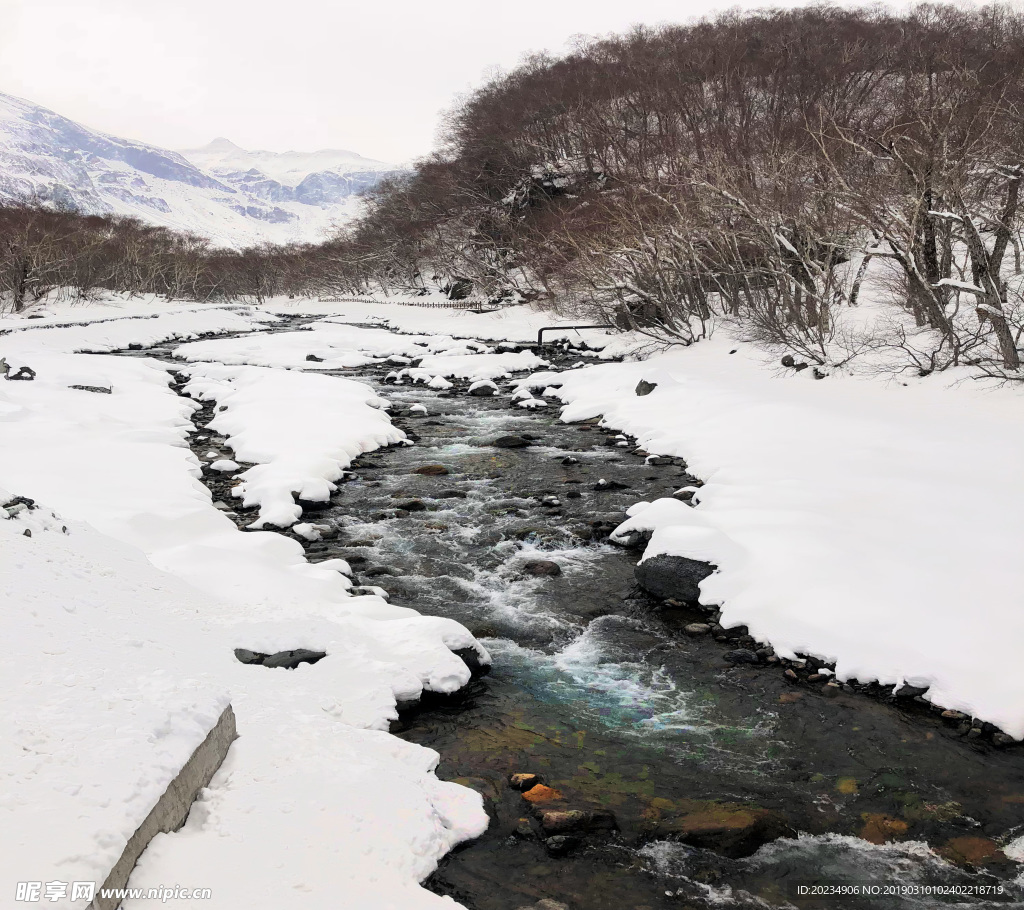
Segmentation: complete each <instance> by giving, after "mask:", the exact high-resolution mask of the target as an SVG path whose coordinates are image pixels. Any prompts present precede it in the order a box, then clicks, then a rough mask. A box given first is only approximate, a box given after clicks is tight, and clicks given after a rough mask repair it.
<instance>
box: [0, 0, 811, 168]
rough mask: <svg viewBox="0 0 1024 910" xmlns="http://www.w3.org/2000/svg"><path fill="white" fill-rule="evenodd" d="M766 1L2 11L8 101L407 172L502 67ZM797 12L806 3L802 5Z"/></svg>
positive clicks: (4, 7) (150, 130)
mask: <svg viewBox="0 0 1024 910" xmlns="http://www.w3.org/2000/svg"><path fill="white" fill-rule="evenodd" d="M736 5H739V6H745V7H754V6H760V5H763V4H762V3H759V2H756V0H742V2H741V3H739V4H736V3H729V2H726V3H722V2H718V3H716V2H715V0H684V2H679V0H675V2H672V0H571V2H568V0H497V2H490V3H489V2H486V0H476V2H474V0H421V2H410V0H395V2H390V3H389V2H381V0H362V2H356V3H353V2H349V0H336V2H329V0H273V2H269V0H0V92H6V93H7V94H11V95H17V96H19V97H21V98H25V99H26V100H28V101H32V102H35V103H37V104H41V105H43V106H44V107H48V108H51V109H52V110H55V111H56V112H57V113H59V114H63V115H64V116H66V117H70V118H72V119H73V120H78V121H80V122H82V123H84V124H86V125H87V126H91V127H94V128H96V129H100V130H104V131H106V132H109V133H114V134H116V135H119V136H124V137H127V138H132V139H140V140H143V141H146V142H151V143H153V144H155V145H160V146H164V147H167V148H188V147H192V146H197V145H203V144H205V143H207V142H209V141H210V140H211V139H213V138H214V137H216V136H226V137H227V138H228V139H231V140H232V141H233V142H236V143H238V144H239V145H241V146H244V147H246V148H250V149H253V148H264V149H271V150H274V151H284V150H287V149H297V150H301V151H312V150H314V149H318V148H347V149H351V150H352V151H356V152H359V153H361V154H363V155H366V156H368V157H371V158H379V159H381V160H384V161H389V162H395V163H398V162H404V161H407V160H409V159H411V158H413V157H415V156H417V155H421V154H424V153H425V152H427V151H429V150H430V148H431V147H432V145H433V142H434V137H435V135H436V131H437V125H438V115H439V114H440V112H441V111H442V110H443V109H444V108H446V107H448V106H449V105H450V104H451V103H452V101H453V99H454V98H455V96H456V95H457V94H458V93H460V92H466V91H467V90H469V89H471V88H472V87H474V86H476V85H479V84H480V82H481V81H482V80H483V79H484V77H485V76H486V74H487V72H488V71H489V70H493V68H494V67H496V66H498V67H502V68H510V67H512V66H514V65H515V64H516V62H517V61H518V60H519V59H520V58H521V57H522V56H523V55H524V54H526V53H529V52H532V51H539V50H551V51H560V50H563V49H564V48H565V47H566V45H567V43H568V42H569V41H570V40H571V39H572V37H573V36H574V35H579V34H587V35H592V34H605V33H608V32H611V31H621V30H624V29H626V28H628V27H629V26H630V25H632V24H634V23H637V22H643V23H648V24H655V23H659V22H680V21H686V20H687V19H689V18H691V17H694V16H699V15H703V14H704V13H706V12H708V11H710V10H713V9H716V8H722V7H725V6H736ZM786 5H793V3H792V2H789V3H786Z"/></svg>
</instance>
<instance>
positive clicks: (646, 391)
mask: <svg viewBox="0 0 1024 910" xmlns="http://www.w3.org/2000/svg"><path fill="white" fill-rule="evenodd" d="M657 387H658V383H656V382H648V381H647V380H646V379H641V380H640V381H639V382H638V383H637V384H636V394H637V395H639V396H643V395H650V394H651V392H653V391H654V390H655V389H656V388H657Z"/></svg>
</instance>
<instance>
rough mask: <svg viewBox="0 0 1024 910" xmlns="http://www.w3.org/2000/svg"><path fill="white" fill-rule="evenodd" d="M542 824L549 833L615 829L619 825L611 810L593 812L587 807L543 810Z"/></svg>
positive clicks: (546, 832) (545, 831)
mask: <svg viewBox="0 0 1024 910" xmlns="http://www.w3.org/2000/svg"><path fill="white" fill-rule="evenodd" d="M540 826H541V828H543V829H544V833H545V834H548V835H552V834H567V833H569V832H574V833H579V832H582V831H614V830H615V828H616V827H617V825H616V824H615V816H614V815H612V814H611V812H591V811H590V810H587V809H562V810H556V809H552V810H548V811H545V812H541V813H540Z"/></svg>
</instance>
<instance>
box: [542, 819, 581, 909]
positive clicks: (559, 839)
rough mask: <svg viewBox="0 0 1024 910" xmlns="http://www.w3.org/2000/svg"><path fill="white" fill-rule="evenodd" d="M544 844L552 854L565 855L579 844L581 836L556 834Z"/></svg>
mask: <svg viewBox="0 0 1024 910" xmlns="http://www.w3.org/2000/svg"><path fill="white" fill-rule="evenodd" d="M544 846H545V847H547V850H548V853H550V854H551V855H552V856H565V854H566V853H569V852H571V851H572V850H573V849H574V848H576V847H577V846H579V838H577V837H566V836H565V835H562V834H556V835H555V836H554V837H549V838H548V839H547V840H546V841H544ZM563 906H564V904H563Z"/></svg>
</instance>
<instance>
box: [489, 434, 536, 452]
mask: <svg viewBox="0 0 1024 910" xmlns="http://www.w3.org/2000/svg"><path fill="white" fill-rule="evenodd" d="M530 444H531V443H530V440H529V439H524V438H523V437H522V436H499V437H498V438H497V439H495V440H494V441H493V442H492V443H491V445H492V446H495V447H496V448H499V449H524V448H526V446H528V445H530Z"/></svg>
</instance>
